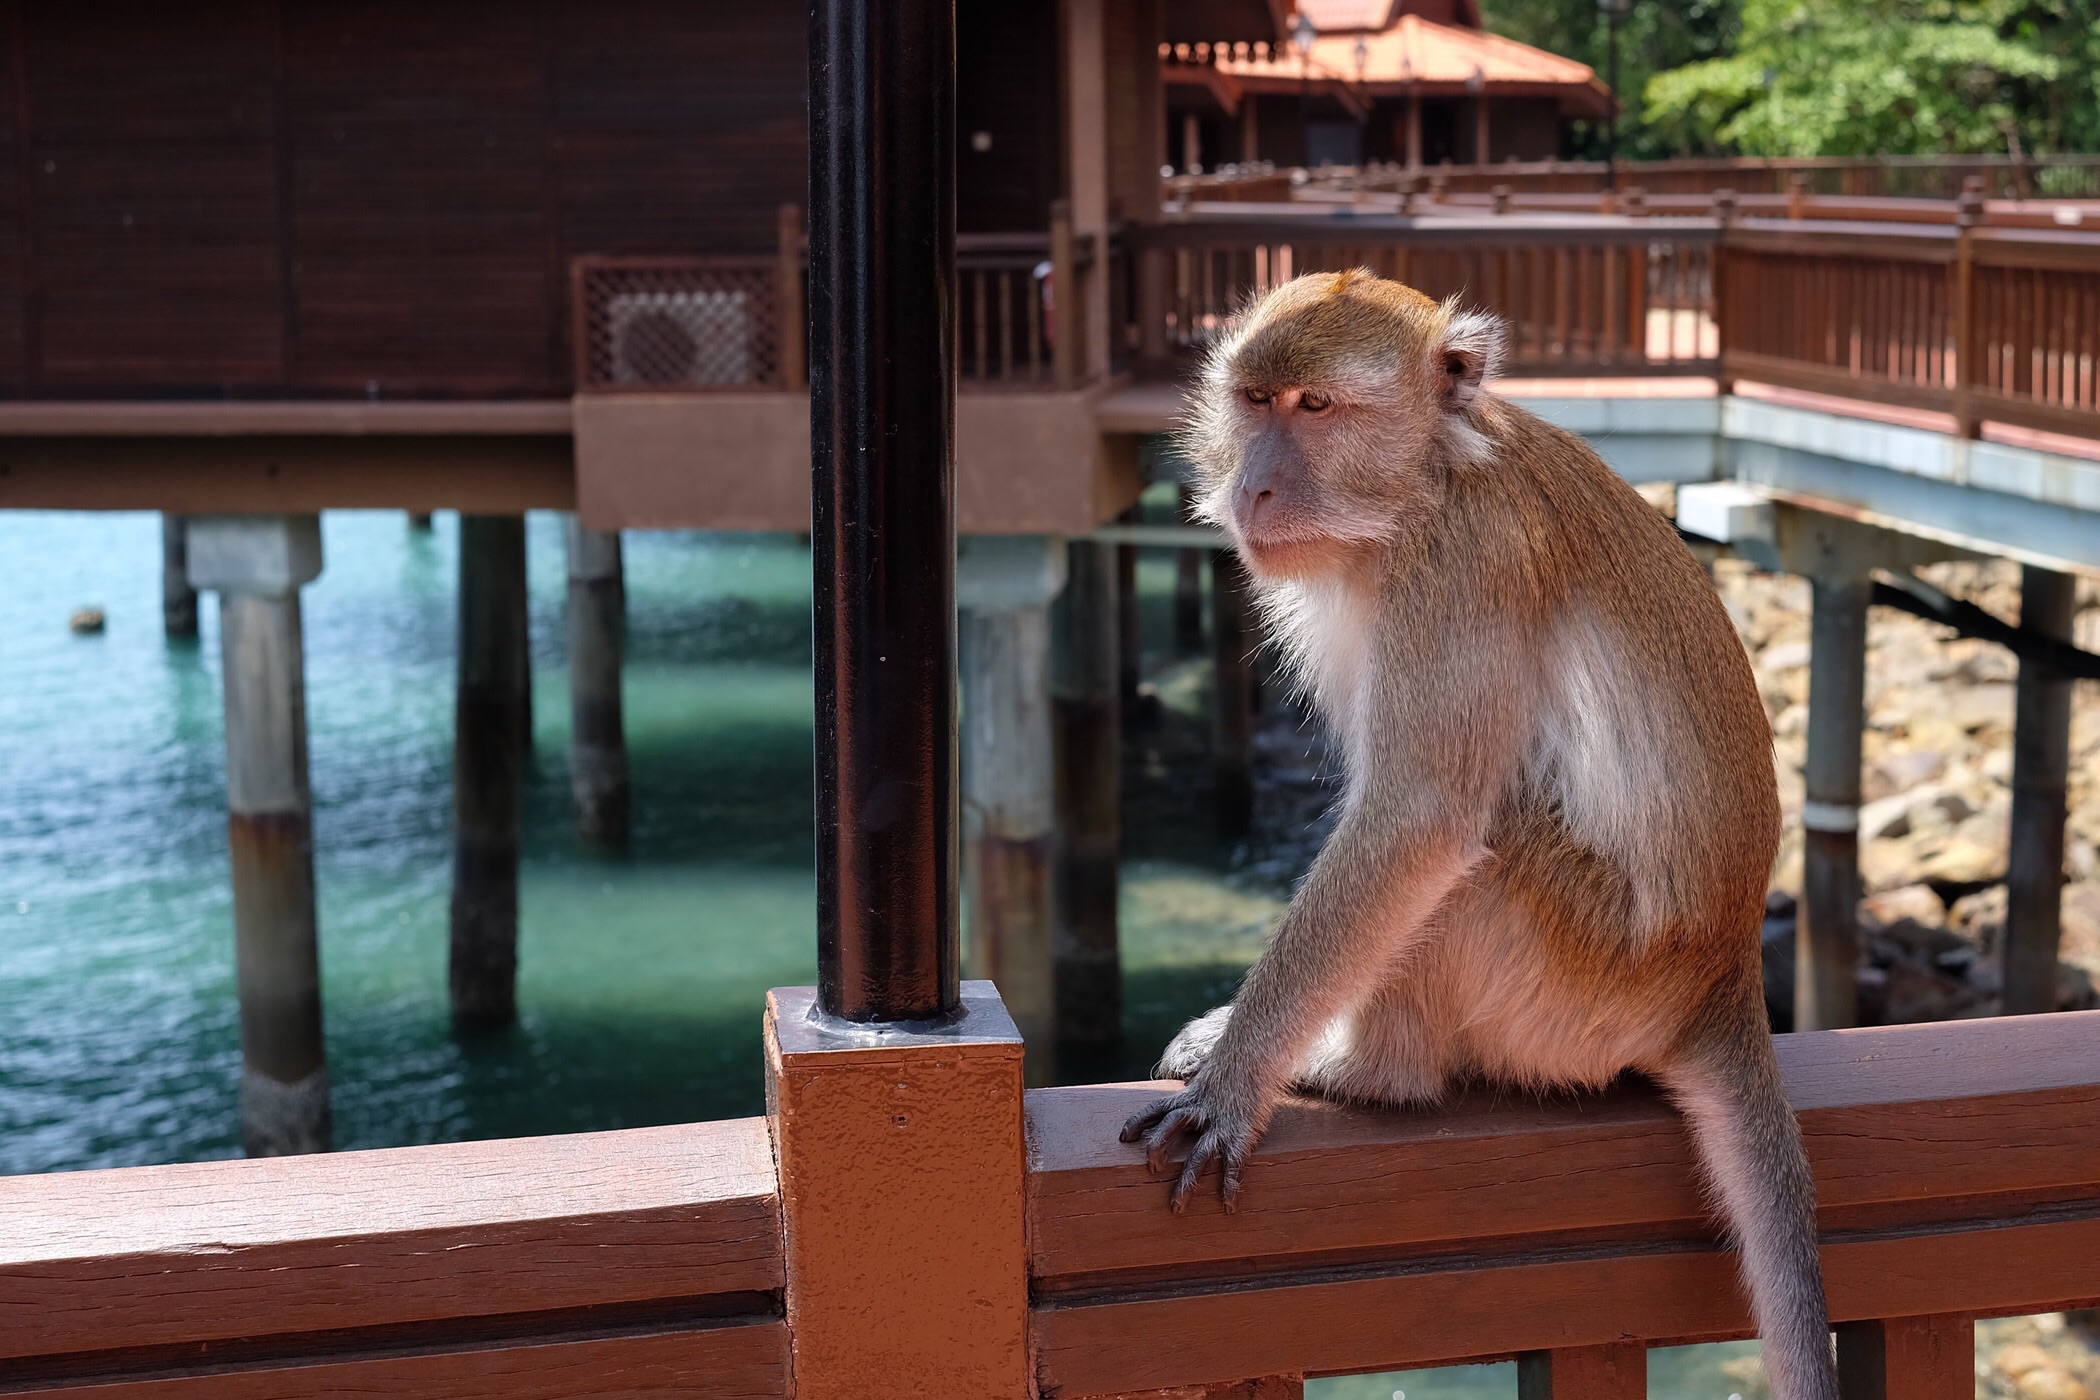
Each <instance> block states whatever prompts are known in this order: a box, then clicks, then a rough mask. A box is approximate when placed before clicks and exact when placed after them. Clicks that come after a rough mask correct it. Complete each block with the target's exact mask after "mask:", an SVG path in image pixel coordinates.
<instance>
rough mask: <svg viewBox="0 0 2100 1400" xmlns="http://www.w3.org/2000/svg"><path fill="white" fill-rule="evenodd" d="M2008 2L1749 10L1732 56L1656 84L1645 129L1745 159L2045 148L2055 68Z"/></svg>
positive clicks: (1804, 2)
mask: <svg viewBox="0 0 2100 1400" xmlns="http://www.w3.org/2000/svg"><path fill="white" fill-rule="evenodd" d="M2014 9H2015V7H2014V6H2011V5H2008V4H2006V3H2004V0H1851V3H1845V4H1830V3H1827V0H1824V3H1818V2H1817V0H1746V3H1745V4H1744V7H1743V26H1742V32H1741V35H1740V37H1739V39H1738V41H1737V43H1736V46H1735V51H1734V52H1733V53H1730V54H1728V55H1726V56H1724V57H1719V58H1711V59H1707V60H1704V61H1703V62H1699V63H1693V64H1688V65H1686V66H1684V67H1681V68H1676V69H1673V70H1670V71H1667V72H1662V73H1658V74H1657V75H1656V76H1655V77H1653V78H1652V79H1650V80H1649V83H1648V87H1647V93H1646V97H1647V111H1646V117H1647V120H1648V121H1649V122H1650V123H1652V124H1655V125H1658V126H1664V127H1669V128H1673V129H1675V130H1676V131H1677V132H1678V133H1679V134H1680V135H1681V136H1683V137H1686V138H1689V139H1690V140H1692V141H1696V142H1701V143H1707V142H1710V143H1713V144H1716V145H1719V146H1722V147H1726V148H1732V149H1735V150H1740V151H1743V152H1745V153H1747V154H1750V155H1775V156H1819V155H1863V154H1877V153H1885V154H1892V155H1930V154H1934V153H1941V152H1949V153H1951V152H1991V151H2001V152H2002V151H2004V150H2006V149H2007V148H2008V145H2009V144H2010V143H2011V142H2013V141H2014V140H2015V139H2017V140H2018V141H2019V142H2020V143H2021V144H2022V145H2024V146H2026V147H2029V148H2032V147H2035V146H2049V145H2054V144H2055V142H2054V140H2053V139H2052V138H2053V136H2054V135H2055V133H2053V132H2049V131H2047V130H2045V129H2044V128H2045V127H2046V125H2047V123H2046V121H2045V120H2043V119H2041V117H2042V100H2041V99H2042V98H2043V95H2044V93H2045V92H2046V91H2047V89H2048V88H2049V86H2050V85H2052V84H2053V83H2054V82H2055V81H2056V80H2057V79H2058V78H2060V77H2062V76H2064V70H2065V68H2066V66H2067V64H2066V61H2065V57H2064V56H2063V55H2060V54H2057V53H2051V52H2049V50H2048V49H2047V48H2046V47H2045V46H2044V45H2043V44H2041V43H2038V42H2036V40H2037V39H2038V37H2039V33H2038V31H2037V30H2036V28H2035V27H2034V26H2031V25H2027V24H2023V23H2022V22H2021V21H2020V18H2019V17H2018V16H2017V14H2015V13H2009V11H2013V10H2014Z"/></svg>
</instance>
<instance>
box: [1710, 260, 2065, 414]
mask: <svg viewBox="0 0 2100 1400" xmlns="http://www.w3.org/2000/svg"><path fill="white" fill-rule="evenodd" d="M1722 269H1723V271H1722V278H1721V298H1720V308H1719V313H1718V314H1719V319H1720V322H1721V342H1722V371H1723V373H1724V374H1725V375H1727V376H1729V377H1731V378H1742V379H1751V380H1758V381H1762V382H1766V383H1773V384H1780V385H1785V386H1789V387H1793V388H1801V389H1810V390H1818V391H1821V392H1825V393H1833V394H1841V395H1845V396H1847V397H1851V398H1861V399H1870V400H1876V401H1880V402H1886V403H1893V404H1898V405H1902V406H1905V407H1911V408H1921V409H1928V410H1935V411H1940V412H1946V413H1952V414H1954V415H1955V416H1956V418H1957V419H1958V420H1959V421H1960V423H1961V425H1962V430H1963V431H1964V432H1968V431H1973V428H1974V425H1975V424H1976V423H1977V422H1978V421H1980V420H1983V419H1992V420H1996V421H1999V422H2005V423H2015V424H2021V425H2024V426H2028V427H2035V428H2042V429H2047V430H2053V431H2059V432H2070V433H2081V434H2084V435H2087V436H2094V435H2100V235H2095V234H2081V233H2071V232H2062V233H2057V232H2051V233H2047V234H2044V233H2038V232H2031V231H2024V230H2012V229H1988V228H1939V227H1908V228H1900V229H1899V228H1893V227H1888V226H1864V225H1844V224H1829V225H1810V226H1802V227H1797V226H1790V225H1779V224H1750V225H1746V226H1741V227H1737V228H1732V229H1730V230H1729V232H1728V235H1727V240H1726V243H1725V251H1724V254H1723V258H1722Z"/></svg>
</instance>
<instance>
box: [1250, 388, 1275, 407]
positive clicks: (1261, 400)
mask: <svg viewBox="0 0 2100 1400" xmlns="http://www.w3.org/2000/svg"><path fill="white" fill-rule="evenodd" d="M1272 397H1274V396H1273V395H1272V394H1270V393H1269V391H1268V390H1267V389H1249V390H1248V391H1247V402H1248V403H1253V404H1265V403H1267V402H1268V401H1269V400H1270V399H1271V398H1272Z"/></svg>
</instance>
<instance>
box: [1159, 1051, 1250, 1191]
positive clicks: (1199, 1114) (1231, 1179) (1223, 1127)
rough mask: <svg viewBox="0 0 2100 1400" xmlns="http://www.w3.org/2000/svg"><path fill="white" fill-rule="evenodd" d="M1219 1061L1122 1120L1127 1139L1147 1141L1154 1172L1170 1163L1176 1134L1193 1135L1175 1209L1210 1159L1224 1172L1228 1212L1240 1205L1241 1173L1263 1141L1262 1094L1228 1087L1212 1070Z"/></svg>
mask: <svg viewBox="0 0 2100 1400" xmlns="http://www.w3.org/2000/svg"><path fill="white" fill-rule="evenodd" d="M1217 1066H1218V1062H1217V1061H1215V1060H1213V1061H1211V1062H1210V1063H1209V1064H1206V1065H1205V1066H1204V1067H1203V1069H1201V1070H1199V1071H1197V1073H1196V1076H1195V1078H1193V1079H1191V1080H1190V1081H1189V1084H1188V1087H1187V1088H1185V1089H1183V1090H1182V1091H1181V1092H1180V1093H1178V1094H1170V1095H1168V1096H1167V1097H1166V1098H1163V1099H1161V1100H1160V1101H1159V1102H1157V1103H1155V1104H1153V1105H1152V1106H1151V1107H1149V1108H1147V1109H1145V1110H1143V1111H1142V1112H1140V1113H1137V1114H1135V1115H1134V1116H1132V1118H1131V1119H1130V1121H1129V1122H1127V1123H1125V1124H1124V1125H1123V1141H1125V1142H1137V1141H1139V1140H1140V1139H1142V1140H1143V1142H1144V1144H1145V1161H1146V1163H1147V1165H1149V1166H1150V1167H1151V1169H1152V1172H1153V1174H1154V1175H1155V1176H1164V1175H1165V1174H1166V1172H1167V1169H1168V1167H1169V1166H1170V1165H1171V1164H1170V1163H1169V1161H1168V1159H1167V1149H1168V1148H1170V1147H1172V1146H1173V1145H1174V1139H1175V1138H1177V1137H1179V1136H1180V1135H1181V1134H1183V1133H1191V1134H1193V1135H1194V1136H1195V1139H1196V1145H1195V1146H1194V1147H1191V1148H1190V1149H1189V1155H1188V1158H1187V1160H1186V1161H1184V1162H1183V1163H1182V1166H1181V1175H1180V1176H1179V1177H1178V1178H1176V1180H1175V1182H1174V1192H1173V1196H1172V1197H1171V1200H1172V1202H1173V1206H1174V1209H1175V1210H1176V1211H1177V1212H1179V1211H1180V1210H1181V1209H1182V1207H1183V1206H1185V1205H1187V1204H1188V1199H1189V1195H1190V1194H1191V1193H1192V1192H1193V1191H1195V1189H1196V1182H1197V1181H1198V1180H1199V1179H1200V1178H1201V1177H1202V1175H1203V1173H1204V1171H1205V1169H1206V1168H1208V1167H1209V1166H1210V1164H1211V1163H1212V1162H1216V1163H1218V1164H1219V1169H1220V1171H1221V1172H1222V1173H1223V1181H1222V1182H1221V1184H1220V1194H1221V1195H1222V1197H1223V1199H1224V1202H1225V1209H1226V1211H1227V1213H1230V1212H1232V1211H1234V1210H1236V1209H1238V1208H1239V1201H1240V1173H1241V1172H1243V1171H1244V1170H1245V1169H1246V1166H1247V1159H1248V1157H1250V1156H1251V1155H1253V1152H1254V1144H1255V1143H1257V1142H1259V1141H1260V1140H1261V1133H1262V1128H1263V1127H1264V1126H1265V1125H1266V1120H1267V1117H1268V1115H1267V1113H1266V1112H1265V1111H1264V1105H1263V1104H1262V1103H1261V1102H1260V1100H1259V1098H1258V1097H1257V1096H1255V1095H1252V1094H1246V1093H1236V1092H1233V1091H1232V1090H1231V1089H1229V1088H1228V1087H1227V1085H1228V1083H1229V1080H1227V1079H1226V1077H1225V1076H1222V1075H1218V1074H1216V1073H1214V1071H1215V1070H1216V1068H1217Z"/></svg>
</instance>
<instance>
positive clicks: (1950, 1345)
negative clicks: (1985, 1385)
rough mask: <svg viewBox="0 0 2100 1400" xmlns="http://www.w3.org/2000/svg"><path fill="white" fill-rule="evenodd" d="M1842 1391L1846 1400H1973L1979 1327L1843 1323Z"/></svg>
mask: <svg viewBox="0 0 2100 1400" xmlns="http://www.w3.org/2000/svg"><path fill="white" fill-rule="evenodd" d="M1837 1348H1838V1388H1839V1389H1841V1390H1843V1391H1844V1393H1845V1395H1846V1397H1847V1400H1969V1396H1971V1395H1973V1394H1974V1393H1975V1385H1976V1324H1975V1323H1973V1322H1971V1321H1970V1320H1969V1319H1968V1318H1966V1317H1958V1316H1957V1317H1947V1316H1941V1317H1889V1318H1877V1319H1874V1320H1871V1321H1867V1322H1846V1323H1841V1324H1839V1326H1838V1329H1837Z"/></svg>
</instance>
